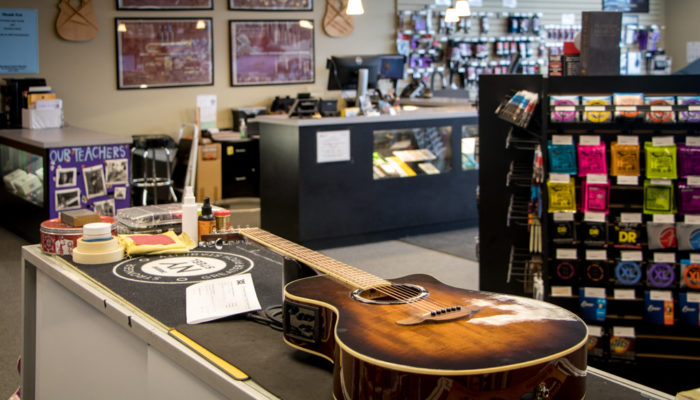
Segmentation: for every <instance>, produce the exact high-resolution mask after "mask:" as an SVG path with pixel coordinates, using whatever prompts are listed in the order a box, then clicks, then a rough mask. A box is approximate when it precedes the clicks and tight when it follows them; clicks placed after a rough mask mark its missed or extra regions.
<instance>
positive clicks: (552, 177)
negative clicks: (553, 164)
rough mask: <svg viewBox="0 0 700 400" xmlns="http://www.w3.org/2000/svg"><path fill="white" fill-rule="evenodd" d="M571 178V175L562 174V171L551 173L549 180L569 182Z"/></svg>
mask: <svg viewBox="0 0 700 400" xmlns="http://www.w3.org/2000/svg"><path fill="white" fill-rule="evenodd" d="M570 180H571V175H569V174H561V173H556V172H555V173H551V174H549V181H550V182H552V183H569V181H570Z"/></svg>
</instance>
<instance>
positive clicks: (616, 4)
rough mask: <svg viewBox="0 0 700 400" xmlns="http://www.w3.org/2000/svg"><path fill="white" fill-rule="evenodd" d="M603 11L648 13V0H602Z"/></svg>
mask: <svg viewBox="0 0 700 400" xmlns="http://www.w3.org/2000/svg"><path fill="white" fill-rule="evenodd" d="M603 11H620V12H632V13H648V12H649V0H603Z"/></svg>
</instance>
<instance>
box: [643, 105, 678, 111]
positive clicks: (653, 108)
mask: <svg viewBox="0 0 700 400" xmlns="http://www.w3.org/2000/svg"><path fill="white" fill-rule="evenodd" d="M649 110H650V111H652V112H654V111H662V112H668V111H673V106H650V107H649Z"/></svg>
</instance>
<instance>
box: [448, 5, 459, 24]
mask: <svg viewBox="0 0 700 400" xmlns="http://www.w3.org/2000/svg"><path fill="white" fill-rule="evenodd" d="M445 22H459V15H457V9H456V8H448V9H447V10H445Z"/></svg>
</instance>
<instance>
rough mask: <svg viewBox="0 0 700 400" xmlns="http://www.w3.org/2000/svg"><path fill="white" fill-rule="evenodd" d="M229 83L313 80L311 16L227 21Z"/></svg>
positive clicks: (259, 83) (248, 83)
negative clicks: (290, 18)
mask: <svg viewBox="0 0 700 400" xmlns="http://www.w3.org/2000/svg"><path fill="white" fill-rule="evenodd" d="M229 33H230V45H231V49H230V54H231V86H253V85H283V84H297V83H313V82H314V25H313V21H311V20H304V19H302V20H275V21H265V20H253V21H250V20H249V21H229Z"/></svg>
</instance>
